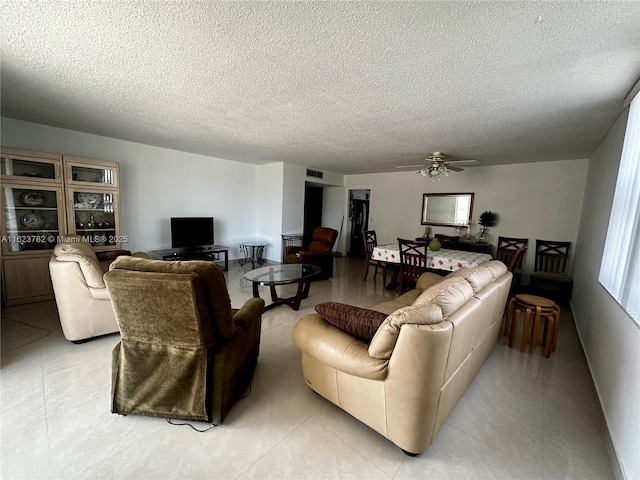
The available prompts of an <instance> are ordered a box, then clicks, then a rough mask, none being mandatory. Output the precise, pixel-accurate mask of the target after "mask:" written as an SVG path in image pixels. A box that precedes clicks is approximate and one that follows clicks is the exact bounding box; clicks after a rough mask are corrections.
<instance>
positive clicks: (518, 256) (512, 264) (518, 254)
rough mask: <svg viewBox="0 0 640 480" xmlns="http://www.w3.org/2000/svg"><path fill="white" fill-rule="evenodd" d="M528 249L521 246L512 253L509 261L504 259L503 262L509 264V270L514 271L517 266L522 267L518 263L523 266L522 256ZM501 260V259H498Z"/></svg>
mask: <svg viewBox="0 0 640 480" xmlns="http://www.w3.org/2000/svg"><path fill="white" fill-rule="evenodd" d="M526 250H527V247H526V246H525V247H520V248H518V249H517V250H516V251H515V252H514V253H513V255H511V260H510V261H509V263H505V262H504V260H502V262H503V263H505V265H506V266H507V270H509V271H510V272H512V273H513V271H514V270H515V269H516V268H520V267H518V265H520V266H522V258H523V257H524V252H525V251H526ZM498 260H500V259H498Z"/></svg>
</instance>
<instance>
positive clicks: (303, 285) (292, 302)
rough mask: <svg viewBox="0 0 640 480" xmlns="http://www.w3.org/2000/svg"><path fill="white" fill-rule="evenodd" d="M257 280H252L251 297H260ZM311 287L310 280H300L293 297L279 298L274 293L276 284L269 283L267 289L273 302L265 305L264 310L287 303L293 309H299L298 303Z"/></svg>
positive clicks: (306, 295) (305, 296) (307, 294)
mask: <svg viewBox="0 0 640 480" xmlns="http://www.w3.org/2000/svg"><path fill="white" fill-rule="evenodd" d="M258 285H259V282H253V297H254V298H260V292H259V290H258ZM310 288H311V282H309V281H304V280H300V281H299V282H298V291H297V292H296V294H295V295H294V296H293V297H289V298H280V297H279V296H278V294H277V293H276V286H275V285H274V284H269V290H270V291H271V301H272V302H273V303H272V304H270V305H266V306H265V307H264V311H265V312H266V311H267V310H271V309H272V308H276V307H279V306H280V305H289V306H290V307H291V308H292V309H294V310H295V311H298V310H299V309H300V303H301V302H302V299H303V298H307V297H308V296H309V289H310Z"/></svg>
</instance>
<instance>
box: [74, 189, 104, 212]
mask: <svg viewBox="0 0 640 480" xmlns="http://www.w3.org/2000/svg"><path fill="white" fill-rule="evenodd" d="M76 197H77V199H78V202H79V203H83V204H85V205H91V207H90V208H98V206H99V205H100V202H101V201H102V194H101V193H87V192H79V193H77V194H76Z"/></svg>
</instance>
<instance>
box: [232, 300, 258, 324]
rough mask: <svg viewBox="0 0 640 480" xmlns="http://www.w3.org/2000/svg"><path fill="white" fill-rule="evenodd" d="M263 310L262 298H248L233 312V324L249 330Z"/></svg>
mask: <svg viewBox="0 0 640 480" xmlns="http://www.w3.org/2000/svg"><path fill="white" fill-rule="evenodd" d="M263 310H264V300H263V299H261V298H250V299H249V300H247V301H246V303H245V304H244V305H243V306H242V308H240V310H237V311H235V312H233V324H234V325H235V326H236V327H240V328H241V329H242V330H249V329H250V328H251V326H252V325H253V324H254V323H256V322H257V321H258V319H259V318H260V315H262V311H263Z"/></svg>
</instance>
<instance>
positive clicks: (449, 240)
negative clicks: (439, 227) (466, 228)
mask: <svg viewBox="0 0 640 480" xmlns="http://www.w3.org/2000/svg"><path fill="white" fill-rule="evenodd" d="M436 238H437V239H438V241H439V242H440V245H441V246H442V248H450V249H452V250H455V249H456V248H457V246H458V243H460V238H458V237H456V236H454V235H442V234H440V233H436Z"/></svg>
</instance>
